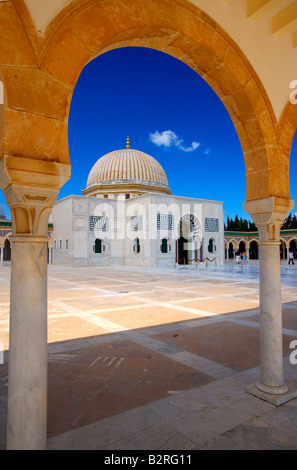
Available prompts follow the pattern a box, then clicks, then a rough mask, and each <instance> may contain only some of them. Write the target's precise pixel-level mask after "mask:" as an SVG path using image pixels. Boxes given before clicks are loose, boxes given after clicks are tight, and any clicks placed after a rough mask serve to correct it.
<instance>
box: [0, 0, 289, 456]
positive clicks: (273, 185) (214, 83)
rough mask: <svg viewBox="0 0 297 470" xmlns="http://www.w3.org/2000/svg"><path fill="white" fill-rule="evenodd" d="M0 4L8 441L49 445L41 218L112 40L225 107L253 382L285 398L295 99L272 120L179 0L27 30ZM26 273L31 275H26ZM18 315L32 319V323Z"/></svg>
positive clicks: (208, 28) (20, 12)
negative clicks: (164, 58) (7, 216)
mask: <svg viewBox="0 0 297 470" xmlns="http://www.w3.org/2000/svg"><path fill="white" fill-rule="evenodd" d="M0 6H1V9H3V10H5V15H3V16H2V17H1V31H3V37H2V51H3V56H1V57H3V58H2V62H1V66H0V80H1V81H2V82H3V84H4V89H5V93H4V105H1V104H0V138H1V157H2V160H1V167H0V185H1V188H2V189H3V190H4V193H5V197H6V201H7V204H8V206H9V207H10V210H11V214H12V220H13V237H12V242H13V250H12V256H13V259H14V263H13V265H12V271H11V319H12V323H11V338H12V341H11V344H10V378H9V397H8V409H9V410H8V411H9V412H8V439H7V441H8V448H9V449H13V448H20V447H21V448H32V447H33V448H35V449H38V448H45V447H46V406H45V405H44V403H45V400H46V382H47V372H46V366H45V364H46V361H47V341H46V327H45V325H46V312H47V299H46V279H47V277H46V259H47V256H46V255H47V224H48V217H49V215H50V212H51V208H52V206H53V204H54V203H55V200H56V197H57V195H58V192H59V189H60V188H61V186H63V184H65V182H66V181H67V180H68V179H69V177H70V160H69V152H68V140H67V139H68V114H69V106H70V102H71V97H72V93H73V89H74V86H75V83H76V80H77V78H78V76H79V74H80V72H81V70H82V69H83V67H84V65H85V64H86V63H87V62H88V61H90V60H92V59H93V58H94V57H96V56H98V55H100V54H102V53H103V52H106V51H108V50H111V49H114V48H118V47H126V46H131V45H133V46H144V47H150V48H154V49H157V50H160V51H162V52H166V53H168V54H170V55H172V56H174V57H176V58H178V59H180V60H182V61H183V62H184V63H186V64H187V65H189V66H190V67H191V68H192V69H193V70H195V71H196V72H197V73H198V74H199V75H201V76H202V77H203V78H204V79H205V80H206V82H207V83H208V84H209V85H210V86H211V87H212V88H213V90H214V91H215V92H216V93H217V95H218V96H219V97H220V99H221V100H222V102H223V103H224V105H225V107H226V109H227V110H228V112H229V115H230V117H231V119H232V121H233V123H234V126H235V129H236V131H237V134H238V137H239V140H240V142H241V146H242V150H243V155H244V159H245V167H246V188H247V189H246V201H245V203H244V207H245V209H246V210H247V212H248V213H249V214H250V215H251V217H252V218H253V220H254V222H255V223H256V224H257V226H258V227H259V233H260V244H262V245H261V250H263V257H262V256H261V259H260V299H261V301H260V304H261V315H262V320H261V338H262V341H261V378H260V381H259V383H258V385H257V387H258V389H260V390H261V391H262V392H264V393H266V394H284V393H285V392H286V391H287V388H286V386H285V384H284V380H283V366H282V357H281V355H280V354H279V351H281V350H282V347H281V343H282V336H281V335H282V329H281V320H280V317H281V310H280V306H281V300H280V272H279V253H278V250H279V245H278V244H277V243H276V242H279V240H280V236H279V230H280V226H281V224H282V222H283V220H284V219H285V217H286V215H287V213H288V212H289V210H290V209H291V207H292V201H291V200H290V187H289V158H290V147H291V143H292V139H293V136H294V132H295V130H296V128H297V110H296V106H295V107H294V105H293V104H292V103H290V102H289V101H288V104H287V105H286V107H285V110H284V111H283V113H282V116H281V118H280V120H279V121H278V122H277V120H276V117H275V114H274V111H273V108H272V105H271V102H270V101H269V99H268V95H267V92H266V90H265V88H264V86H263V84H262V83H261V82H260V80H259V78H258V74H257V73H256V71H255V70H254V69H253V67H252V66H251V64H250V63H249V61H248V60H247V58H246V56H245V55H244V54H243V52H242V51H241V50H240V48H239V47H238V45H237V44H236V42H235V41H234V40H233V39H232V38H231V37H230V36H228V34H227V33H226V32H225V30H224V29H223V28H222V27H221V26H220V25H219V24H218V23H217V22H216V21H215V20H214V19H213V18H211V17H209V16H208V15H206V14H205V13H204V12H203V11H202V10H200V9H199V8H198V7H196V6H194V5H193V4H192V3H191V2H187V1H186V0H151V1H150V2H147V1H145V0H129V5H127V4H126V2H122V1H121V0H109V1H108V2H95V1H94V0H83V2H81V1H77V0H74V1H72V2H70V3H69V4H68V5H67V7H66V8H64V9H63V10H61V12H60V13H59V14H57V15H56V16H54V18H53V20H52V21H51V23H50V24H49V25H48V27H47V28H46V30H45V31H44V34H38V32H37V31H36V30H35V28H34V24H33V21H32V18H31V17H30V13H29V10H28V9H27V8H26V6H25V4H24V3H23V2H22V0H13V1H9V2H1V4H0ZM139 11H141V12H142V14H141V15H139ZM1 107H2V108H1ZM276 251H277V253H276ZM29 253H30V256H29V255H28V254H29ZM272 253H273V255H272ZM275 254H277V256H275ZM276 261H278V263H277V262H276ZM25 264H26V266H24V265H25ZM22 267H24V269H22ZM22 272H27V273H30V274H31V275H30V276H29V275H28V277H24V276H23V277H22V276H20V273H22ZM35 274H36V275H35ZM37 274H38V275H37ZM264 274H265V275H264ZM32 279H38V281H35V284H34V289H35V290H36V291H37V292H39V293H40V295H39V296H38V298H39V302H36V303H35V304H34V305H32V304H30V303H29V302H28V303H24V299H26V298H27V297H26V293H27V292H28V291H31V290H32ZM270 292H273V293H274V294H273V296H270V295H269V293H270ZM26 312H27V313H28V314H29V313H30V315H31V316H30V318H34V319H35V322H34V328H33V327H32V324H31V322H28V321H27V316H26V314H24V313H26ZM14 324H17V325H18V328H17V329H16V330H14V329H13V325H14ZM272 331H273V332H274V334H273V335H271V332H272ZM28 338H29V340H28ZM36 338H38V341H37V339H36ZM24 344H26V345H27V346H26V348H27V349H26V352H27V354H28V357H29V356H30V357H32V358H34V364H32V367H31V369H32V371H33V372H34V373H32V374H30V373H27V374H26V375H25V374H24V370H25V369H26V368H25V367H24V361H25V360H26V357H25V356H24V354H23V353H24ZM26 370H27V369H26ZM36 375H38V378H39V383H40V387H39V389H38V390H36V388H35V386H34V377H35V376H36ZM28 390H32V393H27V391H28ZM33 390H34V393H33ZM19 409H23V410H26V412H28V415H29V416H30V421H29V420H26V419H21V417H20V416H19V415H18V410H19ZM29 422H30V424H29V426H30V430H28V429H27V426H28V423H29Z"/></svg>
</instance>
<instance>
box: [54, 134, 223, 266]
mask: <svg viewBox="0 0 297 470" xmlns="http://www.w3.org/2000/svg"><path fill="white" fill-rule="evenodd" d="M82 193H83V196H68V197H66V198H64V199H61V200H60V201H58V202H57V203H56V204H55V206H54V208H53V212H52V218H51V221H52V223H53V237H52V239H53V263H54V264H58V265H72V266H99V265H105V266H106V265H127V266H151V267H174V266H175V264H176V263H179V264H194V263H196V264H197V265H200V263H202V262H205V261H206V260H210V261H215V263H216V264H217V265H221V264H223V260H224V220H223V204H222V202H215V201H208V200H203V199H196V198H191V197H181V196H174V195H173V194H172V193H171V190H170V188H169V185H168V180H167V176H166V173H165V171H164V169H163V168H162V166H161V165H160V164H159V162H158V161H157V160H156V159H155V158H153V157H152V156H150V155H147V154H146V153H143V152H141V151H139V150H133V149H131V148H130V143H129V139H128V140H127V145H126V148H125V149H122V150H115V151H113V152H110V153H108V154H106V155H104V156H102V157H101V158H99V160H98V161H97V162H96V163H95V164H94V166H93V168H92V169H91V171H90V174H89V177H88V180H87V186H86V189H84V190H83V191H82Z"/></svg>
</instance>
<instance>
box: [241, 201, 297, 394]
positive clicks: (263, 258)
mask: <svg viewBox="0 0 297 470" xmlns="http://www.w3.org/2000/svg"><path fill="white" fill-rule="evenodd" d="M292 207H293V206H292V201H290V200H289V201H288V200H283V199H279V198H267V199H262V200H258V201H249V202H246V203H244V208H245V210H246V211H247V212H249V214H250V215H251V217H252V218H253V220H254V222H255V224H256V225H257V227H258V229H259V245H260V250H259V251H260V258H259V267H260V275H259V289H260V359H261V376H260V379H259V381H258V383H257V385H256V386H257V389H258V390H259V391H261V392H264V393H265V394H271V395H283V394H285V393H286V392H287V390H288V389H287V385H286V384H285V382H284V377H283V346H282V305H281V276H280V262H279V244H280V228H281V226H282V223H283V221H284V220H285V218H286V215H287V213H288V212H289V211H290V209H291V208H292Z"/></svg>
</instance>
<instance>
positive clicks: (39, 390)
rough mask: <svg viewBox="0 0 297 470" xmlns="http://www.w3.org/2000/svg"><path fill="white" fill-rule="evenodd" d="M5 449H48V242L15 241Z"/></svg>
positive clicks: (13, 247)
mask: <svg viewBox="0 0 297 470" xmlns="http://www.w3.org/2000/svg"><path fill="white" fill-rule="evenodd" d="M7 423H8V426H7V449H8V450H36V449H45V448H46V431H47V242H46V241H44V242H37V243H36V242H35V243H31V242H30V241H29V240H28V241H25V242H24V241H14V240H13V239H12V261H11V313H10V343H9V389H8V416H7Z"/></svg>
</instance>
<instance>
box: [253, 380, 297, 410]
mask: <svg viewBox="0 0 297 470" xmlns="http://www.w3.org/2000/svg"><path fill="white" fill-rule="evenodd" d="M246 392H247V393H250V394H251V395H253V396H255V397H257V398H260V399H261V400H264V401H267V402H268V403H271V404H272V405H276V406H280V405H283V404H284V403H287V402H288V401H290V400H293V399H294V398H296V397H297V384H296V383H295V382H294V383H292V384H290V383H289V384H288V386H287V385H283V386H282V387H268V386H267V385H263V384H260V383H259V382H258V383H257V384H252V385H249V386H248V387H247V388H246Z"/></svg>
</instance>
